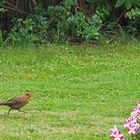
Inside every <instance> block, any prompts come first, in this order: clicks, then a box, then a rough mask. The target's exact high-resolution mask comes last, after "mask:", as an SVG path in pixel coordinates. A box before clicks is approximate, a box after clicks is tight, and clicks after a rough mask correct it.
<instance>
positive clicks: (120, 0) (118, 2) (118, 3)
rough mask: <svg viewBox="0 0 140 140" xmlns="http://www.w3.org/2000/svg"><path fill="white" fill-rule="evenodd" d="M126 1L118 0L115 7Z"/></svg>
mask: <svg viewBox="0 0 140 140" xmlns="http://www.w3.org/2000/svg"><path fill="white" fill-rule="evenodd" d="M125 1H126V0H117V2H116V5H115V7H116V8H118V7H121V6H122V5H124V4H125Z"/></svg>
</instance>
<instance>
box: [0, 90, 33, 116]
mask: <svg viewBox="0 0 140 140" xmlns="http://www.w3.org/2000/svg"><path fill="white" fill-rule="evenodd" d="M31 96H32V93H31V92H26V93H25V94H24V95H21V96H17V97H15V98H12V99H10V100H8V101H7V102H1V103H0V105H5V106H8V107H10V109H9V111H8V115H9V113H10V111H11V110H18V111H20V112H23V111H21V110H20V109H21V108H22V107H24V106H25V105H26V104H27V103H28V101H29V98H30V97H31Z"/></svg>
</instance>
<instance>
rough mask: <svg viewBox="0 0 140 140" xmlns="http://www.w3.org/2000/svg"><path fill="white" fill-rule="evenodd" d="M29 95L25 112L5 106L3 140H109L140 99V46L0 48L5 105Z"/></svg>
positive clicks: (0, 122) (1, 110) (0, 94)
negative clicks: (109, 132) (9, 101)
mask: <svg viewBox="0 0 140 140" xmlns="http://www.w3.org/2000/svg"><path fill="white" fill-rule="evenodd" d="M26 90H31V91H32V92H33V97H32V98H31V101H30V102H29V104H28V105H27V106H25V108H24V110H25V111H26V112H27V113H25V114H24V113H19V112H17V111H13V112H11V114H10V116H9V117H8V116H7V111H8V108H7V107H4V106H0V140H28V139H29V140H109V139H110V138H109V136H108V131H109V129H110V127H112V126H114V124H116V125H118V126H119V127H120V129H121V130H122V131H123V133H125V134H126V132H125V129H124V128H123V122H124V119H125V118H127V117H128V116H129V113H130V112H131V110H132V109H133V108H134V107H135V105H136V102H137V101H138V100H139V99H140V44H130V45H122V46H120V45H118V46H112V45H110V46H91V45H90V46H88V45H87V46H72V47H70V46H62V45H59V46H57V45H49V46H46V47H38V48H22V49H21V48H13V49H10V48H7V49H5V48H0V100H1V101H3V100H4V101H5V100H7V99H10V98H12V97H14V96H17V95H20V94H22V93H23V92H24V91H26Z"/></svg>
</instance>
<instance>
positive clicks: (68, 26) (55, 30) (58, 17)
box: [48, 0, 102, 42]
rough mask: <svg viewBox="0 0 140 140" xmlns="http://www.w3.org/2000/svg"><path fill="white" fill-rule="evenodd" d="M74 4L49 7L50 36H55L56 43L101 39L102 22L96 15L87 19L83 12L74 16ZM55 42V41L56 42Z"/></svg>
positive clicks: (65, 3)
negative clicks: (72, 10)
mask: <svg viewBox="0 0 140 140" xmlns="http://www.w3.org/2000/svg"><path fill="white" fill-rule="evenodd" d="M74 5H76V2H74V3H72V2H70V1H69V3H68V1H67V0H65V1H64V3H63V5H60V6H55V7H53V6H49V8H48V14H49V20H50V26H49V31H50V32H51V33H50V34H55V36H53V39H54V40H55V41H56V42H64V41H66V40H73V39H78V40H79V41H87V42H92V41H94V40H98V39H99V37H100V33H99V30H100V28H101V25H102V20H101V19H100V17H99V16H98V15H97V14H95V15H93V16H92V18H90V19H86V17H85V15H84V14H83V12H81V11H79V12H76V13H75V14H73V13H72V12H71V9H72V6H74ZM54 40H53V41H54Z"/></svg>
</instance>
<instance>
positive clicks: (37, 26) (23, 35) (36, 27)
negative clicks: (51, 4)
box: [9, 8, 48, 46]
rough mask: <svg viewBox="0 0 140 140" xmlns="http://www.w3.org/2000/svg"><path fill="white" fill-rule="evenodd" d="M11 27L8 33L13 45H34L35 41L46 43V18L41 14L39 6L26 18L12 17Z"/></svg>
mask: <svg viewBox="0 0 140 140" xmlns="http://www.w3.org/2000/svg"><path fill="white" fill-rule="evenodd" d="M12 22H13V27H12V29H11V31H10V33H9V37H10V38H11V39H10V41H11V42H12V44H13V46H18V45H22V46H26V45H27V44H29V45H34V44H35V43H46V41H47V30H48V20H47V18H46V17H45V16H43V15H42V11H41V10H40V11H39V8H37V9H35V12H34V13H31V14H30V15H29V16H28V17H27V18H25V19H22V18H14V19H13V20H12Z"/></svg>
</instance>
